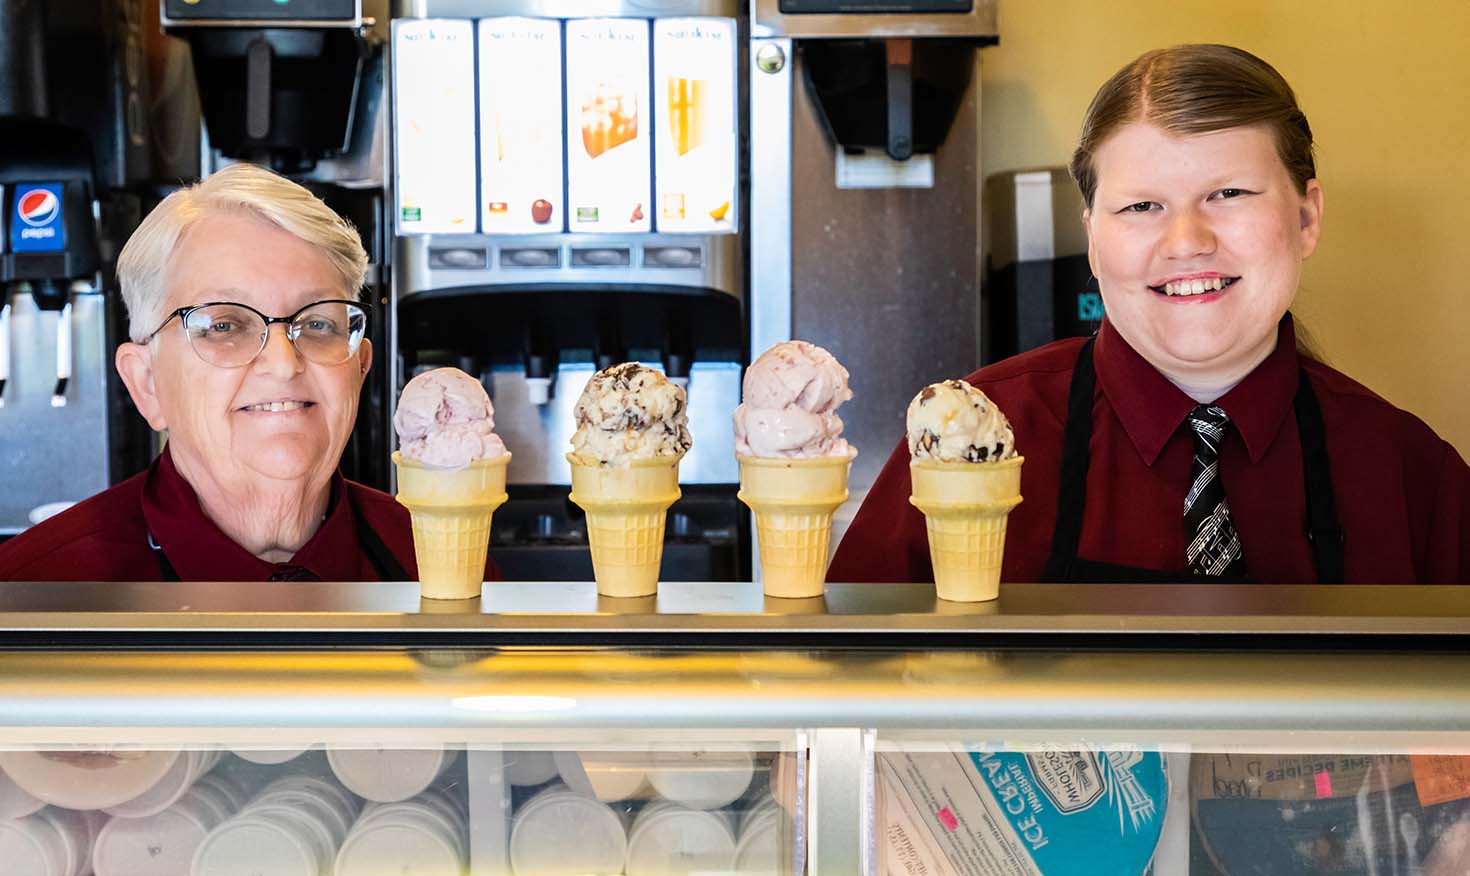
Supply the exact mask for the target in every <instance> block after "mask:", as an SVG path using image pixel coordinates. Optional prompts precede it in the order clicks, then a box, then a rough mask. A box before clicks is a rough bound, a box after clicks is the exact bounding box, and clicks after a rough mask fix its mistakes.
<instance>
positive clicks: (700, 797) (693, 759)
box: [648, 750, 755, 809]
mask: <svg viewBox="0 0 1470 876" xmlns="http://www.w3.org/2000/svg"><path fill="white" fill-rule="evenodd" d="M754 775H755V759H754V758H753V757H752V756H751V754H750V752H748V751H739V750H731V751H720V750H705V751H659V752H655V753H654V756H653V768H652V769H650V770H649V772H648V781H649V784H651V785H653V788H654V790H656V791H658V793H659V794H660V795H661V796H663V797H664V798H665V799H666V800H670V801H674V802H677V803H681V804H683V805H685V806H688V807H689V808H691V809H719V808H721V807H723V806H728V805H730V804H731V803H734V802H735V801H736V800H738V799H740V797H741V795H743V794H744V793H745V791H746V789H747V788H749V787H750V781H751V778H752V777H753V776H754Z"/></svg>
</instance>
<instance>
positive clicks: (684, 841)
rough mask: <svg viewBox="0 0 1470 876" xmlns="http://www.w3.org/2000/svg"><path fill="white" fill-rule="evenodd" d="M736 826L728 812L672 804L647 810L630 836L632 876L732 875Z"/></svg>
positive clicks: (629, 873)
mask: <svg viewBox="0 0 1470 876" xmlns="http://www.w3.org/2000/svg"><path fill="white" fill-rule="evenodd" d="M732 822H733V819H732V818H731V817H730V815H729V813H726V812H709V811H705V810H700V809H689V808H686V807H684V806H678V805H674V804H670V803H659V804H655V805H653V806H649V807H647V808H645V809H644V810H643V811H642V812H641V813H639V815H638V818H637V819H636V820H635V821H634V822H633V829H632V830H631V831H630V832H629V834H628V869H627V874H628V876H689V874H694V873H724V872H727V871H729V870H730V868H731V867H732V866H733V865H734V862H735V832H734V829H733V827H732Z"/></svg>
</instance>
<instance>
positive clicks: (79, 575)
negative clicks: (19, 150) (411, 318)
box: [0, 164, 416, 581]
mask: <svg viewBox="0 0 1470 876" xmlns="http://www.w3.org/2000/svg"><path fill="white" fill-rule="evenodd" d="M366 267H367V255H366V253H365V252H364V251H363V248H362V244H361V242H360V241H359V239H358V235H357V232H356V231H354V230H353V228H352V227H351V226H350V225H349V224H348V223H347V222H345V221H343V220H342V219H341V218H340V217H339V216H337V215H336V214H335V213H333V212H332V211H331V210H330V209H328V208H327V206H326V205H325V204H323V203H322V202H321V201H320V200H318V199H317V198H316V197H314V196H313V195H312V194H311V193H310V192H308V191H307V190H306V189H304V188H302V187H301V186H299V185H297V184H295V183H293V182H290V181H289V180H286V179H283V178H282V177H279V176H277V175H275V174H273V173H271V172H269V171H267V170H262V169H260V168H258V167H254V166H252V165H244V164H241V165H234V166H231V167H228V168H226V169H224V170H222V171H220V172H219V173H216V174H214V175H212V176H210V177H209V178H207V179H205V180H204V181H203V182H201V183H199V184H198V185H196V186H193V187H191V188H188V189H184V190H182V191H179V192H176V193H174V194H172V195H170V196H169V197H168V198H167V199H166V200H164V201H163V203H161V204H160V205H159V206H158V208H157V209H155V210H154V211H153V212H152V213H151V214H149V216H148V217H147V218H146V219H145V220H144V221H143V224H142V225H140V226H139V228H138V230H137V231H136V232H135V233H134V234H133V236H132V238H131V239H130V240H129V241H128V243H127V246H126V247H124V248H123V251H122V254H121V256H120V258H119V259H118V279H119V281H120V284H121V286H122V294H123V298H124V300H125V302H126V303H127V308H128V315H129V319H130V326H129V334H130V336H131V338H132V340H131V341H130V342H128V343H124V344H122V345H121V346H120V347H119V348H118V351H117V356H116V364H117V370H118V373H119V374H120V375H121V376H122V380H123V383H124V384H126V386H127V388H128V392H129V393H130V394H131V395H132V398H133V402H134V403H135V404H136V405H137V408H138V410H139V411H140V412H141V413H142V414H143V416H144V418H146V419H147V420H148V423H149V425H151V426H152V427H153V428H154V429H157V430H159V431H167V433H168V443H167V446H166V447H165V448H164V451H163V453H162V454H161V455H160V456H159V457H158V459H157V460H155V461H154V463H153V465H152V466H150V467H149V468H148V470H147V471H145V472H143V473H141V474H139V475H137V476H136V477H133V478H131V479H130V480H127V481H124V482H123V483H121V484H119V485H117V486H115V487H113V488H112V489H109V490H107V491H105V492H103V493H101V494H99V495H97V496H94V497H92V498H91V499H88V500H87V501H85V502H82V503H80V504H79V505H77V506H75V507H74V508H71V509H70V510H68V511H66V512H64V513H62V514H60V515H57V516H56V517H54V518H52V519H50V520H48V521H46V522H45V523H43V524H41V525H39V526H36V527H34V528H33V529H30V530H27V531H26V532H24V533H22V534H21V535H19V536H17V537H16V538H14V539H12V540H10V541H8V542H6V543H5V544H4V545H0V578H4V579H10V580H159V579H161V580H177V579H183V580H210V581H260V580H292V579H318V580H338V581H359V580H402V579H413V578H415V577H416V566H415V563H414V554H413V537H412V530H411V528H410V525H409V519H408V513H407V511H406V510H405V509H403V508H402V507H401V506H399V505H398V504H397V503H396V502H394V500H393V498H392V497H391V496H388V495H386V494H384V493H380V492H378V491H376V490H372V489H369V488H367V487H365V486H362V485H360V484H356V483H353V482H351V481H348V480H346V479H344V478H343V477H342V476H341V474H339V473H338V471H337V466H338V461H339V460H340V458H341V455H342V448H343V447H344V446H345V444H346V442H347V438H348V435H349V434H350V433H351V431H352V425H353V422H354V420H355V418H356V415H357V401H358V394H359V391H360V390H361V388H362V382H363V378H364V377H365V376H366V375H367V372H368V368H369V367H370V366H371V364H372V344H371V342H370V341H368V340H366V339H365V338H364V335H365V334H366V331H367V320H368V316H369V313H368V311H369V305H367V304H366V303H363V302H362V301H360V300H359V296H360V293H361V289H362V282H363V274H364V272H365V270H366Z"/></svg>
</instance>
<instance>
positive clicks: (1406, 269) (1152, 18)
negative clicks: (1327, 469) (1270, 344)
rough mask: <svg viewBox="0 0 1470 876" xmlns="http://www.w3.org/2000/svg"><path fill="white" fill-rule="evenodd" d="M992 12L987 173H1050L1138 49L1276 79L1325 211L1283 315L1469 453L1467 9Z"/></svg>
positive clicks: (1269, 1) (1049, 7)
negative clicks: (1240, 55) (1266, 72)
mask: <svg viewBox="0 0 1470 876" xmlns="http://www.w3.org/2000/svg"><path fill="white" fill-rule="evenodd" d="M999 2H1000V33H1001V42H1000V45H999V46H997V47H994V48H989V49H985V50H984V54H983V55H982V59H983V60H982V68H983V71H984V74H983V86H982V92H981V98H982V99H981V107H982V109H981V114H982V123H981V126H980V128H981V131H982V135H981V136H982V139H981V150H982V163H983V165H984V170H985V173H987V174H989V173H994V172H997V171H1001V170H1011V169H1016V168H1021V167H1035V166H1039V165H1065V164H1066V162H1067V159H1068V158H1069V156H1070V154H1071V149H1072V146H1073V143H1074V138H1075V137H1076V134H1077V127H1078V125H1079V123H1080V122H1081V119H1082V114H1083V112H1084V111H1085V110H1086V108H1087V103H1088V101H1090V100H1091V99H1092V94H1093V92H1094V91H1096V89H1097V87H1098V86H1099V85H1101V84H1102V82H1103V80H1105V79H1106V78H1107V77H1108V76H1110V75H1111V74H1112V73H1113V72H1114V71H1115V70H1117V69H1118V68H1119V67H1121V66H1122V65H1123V64H1125V63H1127V62H1128V61H1129V60H1131V59H1133V58H1134V57H1136V56H1137V55H1139V54H1141V53H1142V52H1144V51H1147V50H1148V49H1152V48H1156V47H1159V46H1166V45H1173V44H1175V43H1183V42H1223V43H1230V44H1233V45H1237V46H1240V47H1241V48H1244V49H1247V50H1249V51H1251V52H1254V53H1256V54H1257V55H1260V56H1261V57H1263V58H1265V59H1266V60H1267V61H1269V62H1271V63H1272V64H1273V65H1274V66H1275V67H1276V68H1277V69H1278V70H1280V71H1281V72H1282V74H1283V75H1284V76H1285V77H1286V79H1287V81H1289V82H1290V83H1291V84H1292V86H1293V87H1294V88H1295V89H1296V92H1297V98H1298V100H1300V102H1301V104H1302V107H1303V109H1304V110H1305V111H1306V113H1307V118H1308V120H1310V121H1311V123H1312V131H1313V133H1314V134H1315V136H1316V140H1317V170H1318V174H1319V176H1320V178H1321V179H1322V183H1323V188H1324V190H1325V192H1326V202H1327V211H1326V223H1325V231H1324V236H1323V241H1322V244H1321V246H1320V247H1319V248H1318V250H1317V254H1316V256H1314V257H1313V258H1312V260H1311V261H1310V262H1308V264H1307V267H1306V271H1305V274H1304V276H1303V279H1302V290H1301V293H1300V295H1299V296H1298V298H1297V303H1296V307H1295V310H1296V312H1297V314H1298V315H1299V317H1300V318H1301V319H1302V320H1304V321H1305V322H1306V324H1307V325H1308V327H1309V328H1310V329H1311V331H1312V333H1313V335H1314V336H1315V337H1316V340H1317V342H1318V344H1319V346H1320V347H1321V348H1322V349H1323V351H1324V352H1325V354H1326V358H1327V359H1328V361H1329V362H1330V363H1331V364H1332V365H1334V366H1335V367H1337V368H1338V369H1339V370H1341V371H1344V372H1346V373H1347V374H1348V375H1350V376H1351V377H1353V378H1354V379H1356V380H1358V381H1360V382H1361V383H1363V384H1365V385H1367V386H1368V387H1369V388H1370V389H1372V390H1374V391H1375V392H1377V393H1378V394H1379V395H1382V396H1384V397H1385V398H1387V399H1388V400H1389V401H1391V402H1393V403H1394V404H1396V405H1398V406H1399V407H1402V408H1406V409H1407V410H1410V411H1413V412H1414V413H1415V414H1418V415H1419V416H1420V417H1421V418H1423V419H1424V420H1425V421H1426V422H1428V423H1429V425H1430V426H1431V427H1433V428H1434V429H1435V431H1437V432H1438V433H1439V434H1440V435H1441V436H1442V437H1444V438H1445V439H1446V440H1448V441H1449V442H1450V443H1451V444H1453V445H1455V447H1456V448H1457V449H1458V450H1459V451H1460V454H1461V455H1462V456H1470V2H1466V0H1408V2H1403V3H1392V2H1383V0H1317V2H1289V0H1227V2H1219V0H1214V2H1202V0H1118V2H1109V3H1100V2H1097V0H999Z"/></svg>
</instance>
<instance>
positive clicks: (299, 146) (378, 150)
mask: <svg viewBox="0 0 1470 876" xmlns="http://www.w3.org/2000/svg"><path fill="white" fill-rule="evenodd" d="M162 10H163V15H162V22H161V23H162V25H163V28H164V30H165V31H166V32H167V33H169V34H171V35H173V36H176V37H179V38H180V39H183V40H185V41H187V43H188V45H189V47H190V50H191V54H192V57H193V67H194V75H195V78H196V80H197V83H198V89H199V98H200V104H201V107H202V111H203V116H204V126H203V144H202V149H201V151H202V153H203V158H202V164H203V167H202V168H201V175H207V174H209V173H211V172H213V171H214V170H216V169H218V168H219V167H221V166H223V165H224V164H227V163H230V162H234V161H250V162H255V163H258V164H262V165H264V166H267V167H270V168H271V169H273V170H275V171H277V172H278V173H281V174H284V175H285V176H288V177H291V178H292V179H294V180H296V181H297V182H300V183H301V184H302V185H304V186H306V187H307V188H308V189H311V190H312V192H313V193H315V194H316V195H317V196H318V197H320V198H321V199H322V200H323V201H325V202H326V204H327V205H328V206H329V207H331V208H332V209H334V210H336V211H337V212H338V213H340V214H342V215H343V216H344V217H346V218H347V219H348V221H350V222H351V223H352V224H353V225H354V226H355V227H356V228H357V230H358V233H359V234H360V235H361V236H362V243H363V247H364V248H365V249H366V250H367V253H368V262H369V264H368V276H367V295H368V299H369V300H370V301H371V302H372V303H373V306H374V308H375V311H376V312H375V313H374V316H373V318H372V319H371V320H370V321H369V326H370V329H369V338H370V340H371V341H372V344H373V358H374V362H373V368H372V370H371V371H370V372H369V374H368V378H367V380H366V381H365V382H364V384H363V390H362V398H361V399H360V400H359V405H358V420H357V424H356V426H355V428H354V430H353V433H352V436H351V438H350V439H349V441H348V444H347V447H346V449H345V451H344V453H343V458H342V470H343V473H344V474H345V475H346V476H347V477H349V478H352V479H353V480H356V481H360V482H362V483H366V484H369V485H371V486H374V487H378V488H381V489H387V488H388V487H389V484H388V453H389V445H388V426H387V421H386V420H385V419H384V418H383V417H382V416H381V413H382V411H383V410H385V408H386V406H387V394H388V385H389V367H388V362H389V359H390V358H391V357H390V356H389V351H390V349H391V347H390V346H389V340H388V339H389V336H390V329H389V326H388V323H389V321H390V320H391V314H390V313H388V312H387V306H386V305H387V274H388V265H387V262H388V258H387V253H388V242H387V232H386V230H385V221H384V220H385V217H386V207H385V203H384V199H383V189H384V162H385V140H386V131H387V126H386V125H387V120H386V112H385V108H384V106H383V61H384V58H383V51H382V48H383V44H384V43H385V42H386V34H387V30H388V8H387V0H292V2H289V3H287V2H280V0H163V3H162Z"/></svg>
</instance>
